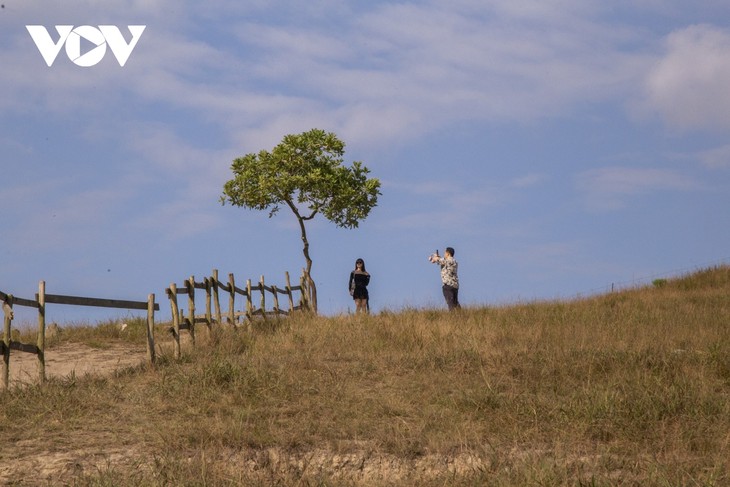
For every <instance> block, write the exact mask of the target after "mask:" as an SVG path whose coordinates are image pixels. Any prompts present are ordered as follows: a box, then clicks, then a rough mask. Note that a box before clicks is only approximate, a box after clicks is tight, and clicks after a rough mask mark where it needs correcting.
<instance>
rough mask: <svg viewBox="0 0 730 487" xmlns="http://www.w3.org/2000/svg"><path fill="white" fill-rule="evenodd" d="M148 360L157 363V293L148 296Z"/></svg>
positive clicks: (152, 365)
mask: <svg viewBox="0 0 730 487" xmlns="http://www.w3.org/2000/svg"><path fill="white" fill-rule="evenodd" d="M147 360H148V361H149V363H150V366H151V367H154V365H155V295H154V294H150V295H149V297H148V298H147Z"/></svg>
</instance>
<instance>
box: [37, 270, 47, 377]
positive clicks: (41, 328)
mask: <svg viewBox="0 0 730 487" xmlns="http://www.w3.org/2000/svg"><path fill="white" fill-rule="evenodd" d="M36 344H37V345H38V379H39V380H40V382H41V384H43V383H44V382H45V381H46V281H41V282H39V283H38V340H37V343H36Z"/></svg>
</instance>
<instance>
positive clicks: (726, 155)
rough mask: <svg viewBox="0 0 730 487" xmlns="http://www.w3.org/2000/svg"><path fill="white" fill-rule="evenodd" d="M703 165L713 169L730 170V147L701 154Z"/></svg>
mask: <svg viewBox="0 0 730 487" xmlns="http://www.w3.org/2000/svg"><path fill="white" fill-rule="evenodd" d="M699 158H700V161H701V162H702V164H703V165H704V166H706V167H708V168H711V169H730V145H725V146H722V147H717V148H715V149H711V150H708V151H704V152H702V153H700V154H699Z"/></svg>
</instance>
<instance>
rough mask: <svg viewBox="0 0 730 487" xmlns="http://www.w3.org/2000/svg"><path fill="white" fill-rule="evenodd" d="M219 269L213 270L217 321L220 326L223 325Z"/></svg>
mask: <svg viewBox="0 0 730 487" xmlns="http://www.w3.org/2000/svg"><path fill="white" fill-rule="evenodd" d="M218 282H219V281H218V269H213V300H214V303H215V321H216V323H218V324H219V325H220V324H222V323H221V320H222V318H221V302H220V296H218Z"/></svg>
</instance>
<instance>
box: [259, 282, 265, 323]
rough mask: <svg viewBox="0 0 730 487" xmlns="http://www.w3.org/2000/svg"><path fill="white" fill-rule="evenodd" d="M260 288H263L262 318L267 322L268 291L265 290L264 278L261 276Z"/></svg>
mask: <svg viewBox="0 0 730 487" xmlns="http://www.w3.org/2000/svg"><path fill="white" fill-rule="evenodd" d="M259 287H260V288H261V316H263V318H264V321H266V294H265V291H266V290H265V289H264V276H261V280H260V281H259Z"/></svg>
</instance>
